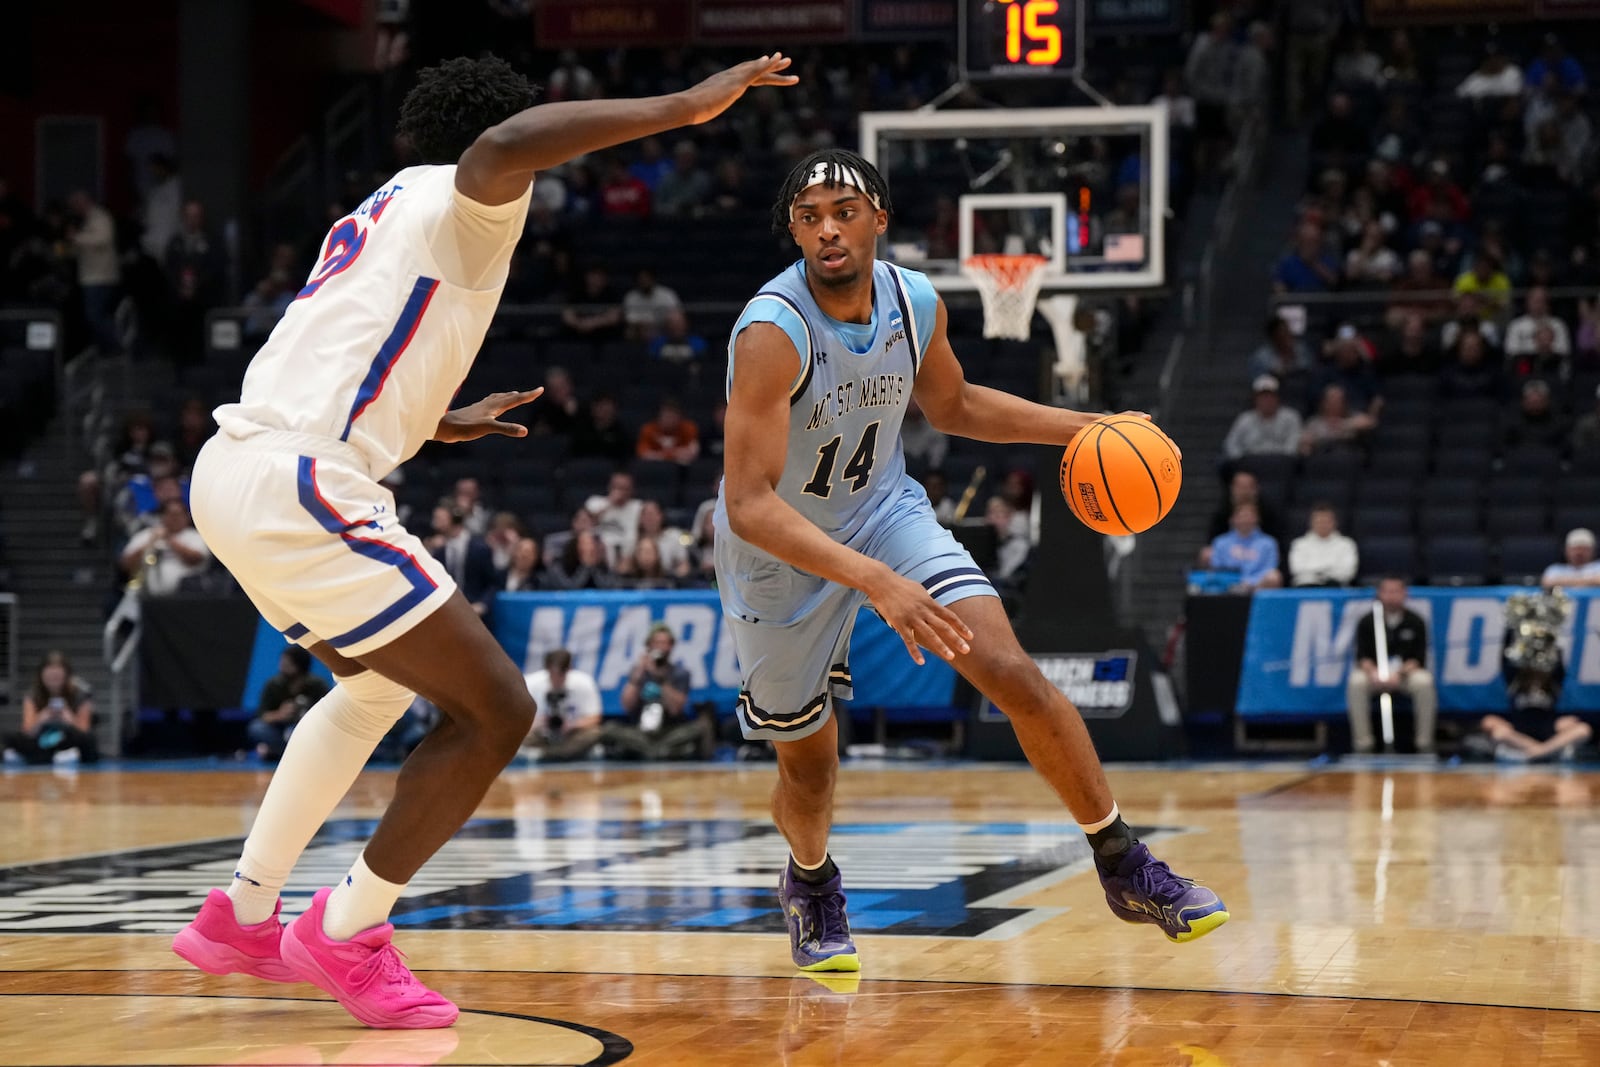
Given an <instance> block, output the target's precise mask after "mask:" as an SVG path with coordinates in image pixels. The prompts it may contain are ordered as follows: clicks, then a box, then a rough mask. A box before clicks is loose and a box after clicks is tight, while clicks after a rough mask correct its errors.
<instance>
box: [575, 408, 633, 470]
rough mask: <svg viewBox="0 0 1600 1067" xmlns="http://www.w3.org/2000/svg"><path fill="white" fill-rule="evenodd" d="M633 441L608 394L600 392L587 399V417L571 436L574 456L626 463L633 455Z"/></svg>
mask: <svg viewBox="0 0 1600 1067" xmlns="http://www.w3.org/2000/svg"><path fill="white" fill-rule="evenodd" d="M635 447H636V442H635V440H634V437H633V435H632V434H630V433H629V432H628V428H627V427H626V426H624V425H623V424H622V421H621V420H620V419H619V418H618V417H617V401H616V399H615V398H614V397H612V396H611V394H609V393H601V394H600V395H598V396H596V397H595V398H594V399H593V400H591V401H590V402H589V417H588V418H587V419H585V420H584V421H583V422H582V423H581V424H580V425H579V427H578V430H577V433H576V434H574V435H573V439H572V454H573V455H574V456H579V457H586V458H593V459H609V460H611V461H612V462H613V463H626V462H627V461H628V459H629V458H630V457H631V456H632V455H633V452H634V448H635Z"/></svg>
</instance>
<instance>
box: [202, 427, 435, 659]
mask: <svg viewBox="0 0 1600 1067" xmlns="http://www.w3.org/2000/svg"><path fill="white" fill-rule="evenodd" d="M190 509H191V511H192V513H193V515H194V524H195V528H196V529H197V530H199V531H200V536H201V537H203V538H205V542H206V545H207V546H209V547H210V549H211V551H212V552H213V553H214V554H215V555H216V557H217V559H219V560H221V561H222V563H223V565H224V566H226V567H227V568H228V570H229V571H230V572H232V574H233V576H234V578H235V579H237V580H238V582H239V585H240V586H241V587H242V588H243V589H244V591H245V593H246V594H247V595H248V596H249V597H250V599H251V601H253V602H254V603H255V606H256V608H257V610H259V611H260V612H261V615H262V617H263V618H265V619H266V620H267V622H268V624H270V625H271V626H273V627H274V628H276V629H277V630H279V631H280V632H282V634H283V636H284V637H285V638H286V639H288V640H289V641H292V642H294V643H295V644H299V645H305V646H307V647H309V646H311V645H315V644H317V643H318V642H319V641H326V642H327V643H328V644H329V645H332V646H333V648H334V649H335V650H336V651H337V652H339V653H340V654H341V655H344V656H348V657H351V658H358V657H360V656H361V655H362V654H364V653H367V652H371V651H372V650H373V649H377V648H382V647H383V646H384V645H386V644H388V643H389V642H391V641H393V640H394V639H395V638H397V637H399V636H400V635H402V634H404V633H405V632H406V631H408V630H410V629H411V628H412V627H413V626H415V625H417V623H419V622H421V621H422V620H423V619H425V618H427V617H428V616H429V615H431V614H432V613H433V612H434V611H436V610H438V608H439V607H440V606H441V605H443V604H444V602H445V601H446V600H447V599H449V597H450V595H451V594H452V593H454V592H455V589H456V585H455V582H454V581H453V580H452V579H451V577H450V575H449V573H448V572H446V571H445V569H444V565H443V564H442V563H440V562H439V561H438V560H436V559H435V558H434V557H433V556H432V555H431V554H430V553H429V552H428V550H427V549H426V548H424V547H423V544H422V542H421V541H420V540H418V539H417V538H416V537H415V536H414V535H412V534H411V533H409V532H407V531H406V529H405V527H404V526H402V525H401V524H400V520H399V519H398V518H397V517H396V515H395V503H394V496H393V494H391V493H390V492H389V490H387V489H385V488H384V487H383V486H381V485H379V484H378V483H377V482H375V481H373V480H372V478H371V476H370V475H369V474H368V473H367V466H366V462H365V460H364V459H363V458H362V456H361V454H360V453H359V452H357V451H356V450H355V449H354V448H352V447H351V446H349V445H347V444H344V443H342V442H339V441H331V440H328V439H327V438H322V437H311V436H307V435H305V434H296V433H287V432H282V431H262V432H260V433H254V434H251V435H249V436H246V437H236V436H233V435H231V434H229V433H228V432H226V431H224V432H222V433H219V434H217V436H215V437H213V438H212V439H211V440H210V441H208V442H207V443H206V446H205V447H204V448H202V449H201V450H200V456H199V458H198V459H196V460H195V465H194V477H193V479H192V485H191V489H190Z"/></svg>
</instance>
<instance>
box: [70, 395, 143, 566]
mask: <svg viewBox="0 0 1600 1067" xmlns="http://www.w3.org/2000/svg"><path fill="white" fill-rule="evenodd" d="M154 444H155V424H154V423H152V422H151V421H150V416H149V415H147V414H145V413H144V412H137V411H136V412H132V413H130V414H129V415H128V416H127V417H126V418H125V419H124V420H123V423H122V433H121V436H120V437H119V438H118V439H117V441H116V443H115V444H114V445H112V459H111V462H110V463H108V464H107V465H106V467H105V470H104V471H96V470H87V471H84V472H83V473H82V474H80V475H78V504H79V506H80V507H82V509H83V530H82V534H81V536H82V539H83V541H84V542H85V543H86V544H87V543H90V542H93V541H94V540H95V539H96V538H98V537H99V536H100V512H101V509H102V508H103V507H105V504H106V501H107V500H108V499H110V500H115V499H117V498H119V497H120V496H121V495H122V491H123V488H124V486H126V485H127V483H128V479H130V478H133V477H134V476H136V475H147V474H149V473H150V449H151V447H152V446H153V445H154Z"/></svg>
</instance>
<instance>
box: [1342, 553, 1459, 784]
mask: <svg viewBox="0 0 1600 1067" xmlns="http://www.w3.org/2000/svg"><path fill="white" fill-rule="evenodd" d="M1378 603H1380V604H1382V605H1383V621H1384V632H1385V635H1386V637H1387V644H1388V648H1387V651H1388V658H1389V668H1388V677H1387V679H1380V678H1379V677H1378V637H1377V630H1376V628H1375V627H1374V624H1373V618H1372V616H1371V615H1370V614H1369V615H1367V616H1366V617H1365V618H1363V619H1362V620H1361V622H1360V623H1359V624H1358V625H1357V626H1356V642H1355V644H1356V652H1355V663H1354V665H1353V666H1352V667H1351V668H1350V680H1349V682H1348V684H1347V685H1346V686H1345V700H1346V703H1347V704H1348V706H1349V710H1350V740H1351V742H1352V743H1353V744H1354V746H1355V750H1356V751H1357V752H1371V751H1372V745H1373V742H1372V698H1373V697H1374V696H1376V695H1378V694H1380V693H1405V694H1407V695H1409V696H1410V697H1411V704H1412V717H1413V718H1414V719H1415V721H1416V740H1417V751H1418V752H1432V751H1433V722H1434V717H1435V715H1436V713H1437V711H1438V707H1439V692H1438V690H1437V689H1436V688H1435V687H1434V684H1433V675H1432V674H1431V673H1429V671H1428V668H1427V662H1428V624H1427V623H1425V622H1423V621H1422V616H1420V615H1418V614H1417V613H1416V612H1414V611H1410V610H1408V609H1407V608H1406V583H1405V579H1403V578H1396V577H1385V578H1384V579H1382V580H1381V581H1379V582H1378Z"/></svg>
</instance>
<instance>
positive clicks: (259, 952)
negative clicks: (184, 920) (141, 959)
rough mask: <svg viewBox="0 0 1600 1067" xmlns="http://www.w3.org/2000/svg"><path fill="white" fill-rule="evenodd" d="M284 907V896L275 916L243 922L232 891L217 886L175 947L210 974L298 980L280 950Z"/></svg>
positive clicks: (173, 946) (176, 939)
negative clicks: (236, 911) (280, 917)
mask: <svg viewBox="0 0 1600 1067" xmlns="http://www.w3.org/2000/svg"><path fill="white" fill-rule="evenodd" d="M282 910H283V901H281V900H280V901H278V903H277V906H276V907H274V908H273V909H272V918H270V919H268V920H266V921H265V922H259V923H256V924H255V925H254V926H240V925H239V920H238V919H236V918H234V915H233V901H231V900H229V899H228V894H226V893H224V892H223V891H222V890H220V889H213V890H212V891H211V892H209V893H207V894H206V902H205V903H204V904H203V905H201V906H200V914H199V915H196V916H195V917H194V921H193V922H191V923H190V924H189V925H188V926H185V927H184V928H183V929H182V930H179V931H178V934H177V936H176V937H174V938H173V939H172V951H173V952H175V953H177V954H178V955H179V956H180V957H182V958H183V959H186V960H188V961H189V962H190V963H192V964H194V965H195V966H196V967H198V968H200V969H201V970H202V971H206V972H207V973H209V974H249V975H254V976H255V977H257V978H265V979H266V980H267V981H269V982H298V981H300V978H299V976H298V975H296V974H295V973H294V971H293V970H292V969H291V968H290V967H289V966H288V965H287V964H285V963H284V962H283V959H282V957H281V956H279V954H278V946H279V939H280V938H281V937H282V935H283V924H282V923H280V922H278V913H279V912H280V911H282Z"/></svg>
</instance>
